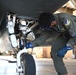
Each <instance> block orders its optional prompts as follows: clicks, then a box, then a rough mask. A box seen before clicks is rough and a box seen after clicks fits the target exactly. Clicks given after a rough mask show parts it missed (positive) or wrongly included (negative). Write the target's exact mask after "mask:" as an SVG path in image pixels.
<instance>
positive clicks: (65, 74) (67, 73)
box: [58, 73, 68, 75]
mask: <svg viewBox="0 0 76 75" xmlns="http://www.w3.org/2000/svg"><path fill="white" fill-rule="evenodd" d="M58 75H68V73H66V74H60V73H58Z"/></svg>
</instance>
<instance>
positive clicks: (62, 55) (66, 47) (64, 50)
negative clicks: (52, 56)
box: [57, 45, 72, 58]
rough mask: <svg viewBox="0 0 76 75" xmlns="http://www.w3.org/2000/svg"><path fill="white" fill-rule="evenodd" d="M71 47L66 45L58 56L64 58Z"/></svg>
mask: <svg viewBox="0 0 76 75" xmlns="http://www.w3.org/2000/svg"><path fill="white" fill-rule="evenodd" d="M71 49H72V48H71V47H70V46H67V45H65V46H64V47H63V48H62V49H61V50H59V51H58V53H57V56H59V57H62V58H63V57H64V56H65V54H66V53H67V51H68V50H71Z"/></svg>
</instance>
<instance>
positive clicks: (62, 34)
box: [29, 12, 76, 75]
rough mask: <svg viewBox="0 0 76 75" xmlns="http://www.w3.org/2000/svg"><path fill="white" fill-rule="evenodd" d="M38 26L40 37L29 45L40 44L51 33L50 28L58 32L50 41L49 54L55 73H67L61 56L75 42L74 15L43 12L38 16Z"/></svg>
mask: <svg viewBox="0 0 76 75" xmlns="http://www.w3.org/2000/svg"><path fill="white" fill-rule="evenodd" d="M39 26H40V28H41V29H42V33H41V35H40V37H38V38H37V39H35V40H34V41H32V42H31V46H33V47H35V46H40V45H42V44H43V43H44V42H45V40H46V39H47V38H48V37H49V36H50V35H52V34H51V31H52V30H54V31H56V32H57V33H59V35H58V37H57V38H56V39H55V40H54V42H53V43H52V48H51V52H50V55H51V57H52V59H53V63H54V66H55V70H56V72H57V74H58V75H68V72H67V69H66V67H65V64H64V62H63V57H64V56H65V54H66V52H67V51H68V50H70V49H73V48H74V45H75V44H76V17H75V16H74V15H70V14H67V13H57V14H52V13H48V12H43V13H41V14H40V16H39ZM29 45H30V43H29Z"/></svg>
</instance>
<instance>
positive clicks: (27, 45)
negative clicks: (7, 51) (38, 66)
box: [25, 42, 33, 49]
mask: <svg viewBox="0 0 76 75" xmlns="http://www.w3.org/2000/svg"><path fill="white" fill-rule="evenodd" d="M25 46H26V49H28V48H33V45H32V43H31V42H28V43H26V45H25Z"/></svg>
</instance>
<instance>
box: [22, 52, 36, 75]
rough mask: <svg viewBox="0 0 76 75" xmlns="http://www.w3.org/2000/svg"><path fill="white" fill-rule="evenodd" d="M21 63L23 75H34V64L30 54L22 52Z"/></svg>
mask: <svg viewBox="0 0 76 75" xmlns="http://www.w3.org/2000/svg"><path fill="white" fill-rule="evenodd" d="M21 64H22V68H23V75H36V65H35V61H34V58H33V56H32V55H31V54H28V53H23V54H22V55H21Z"/></svg>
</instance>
